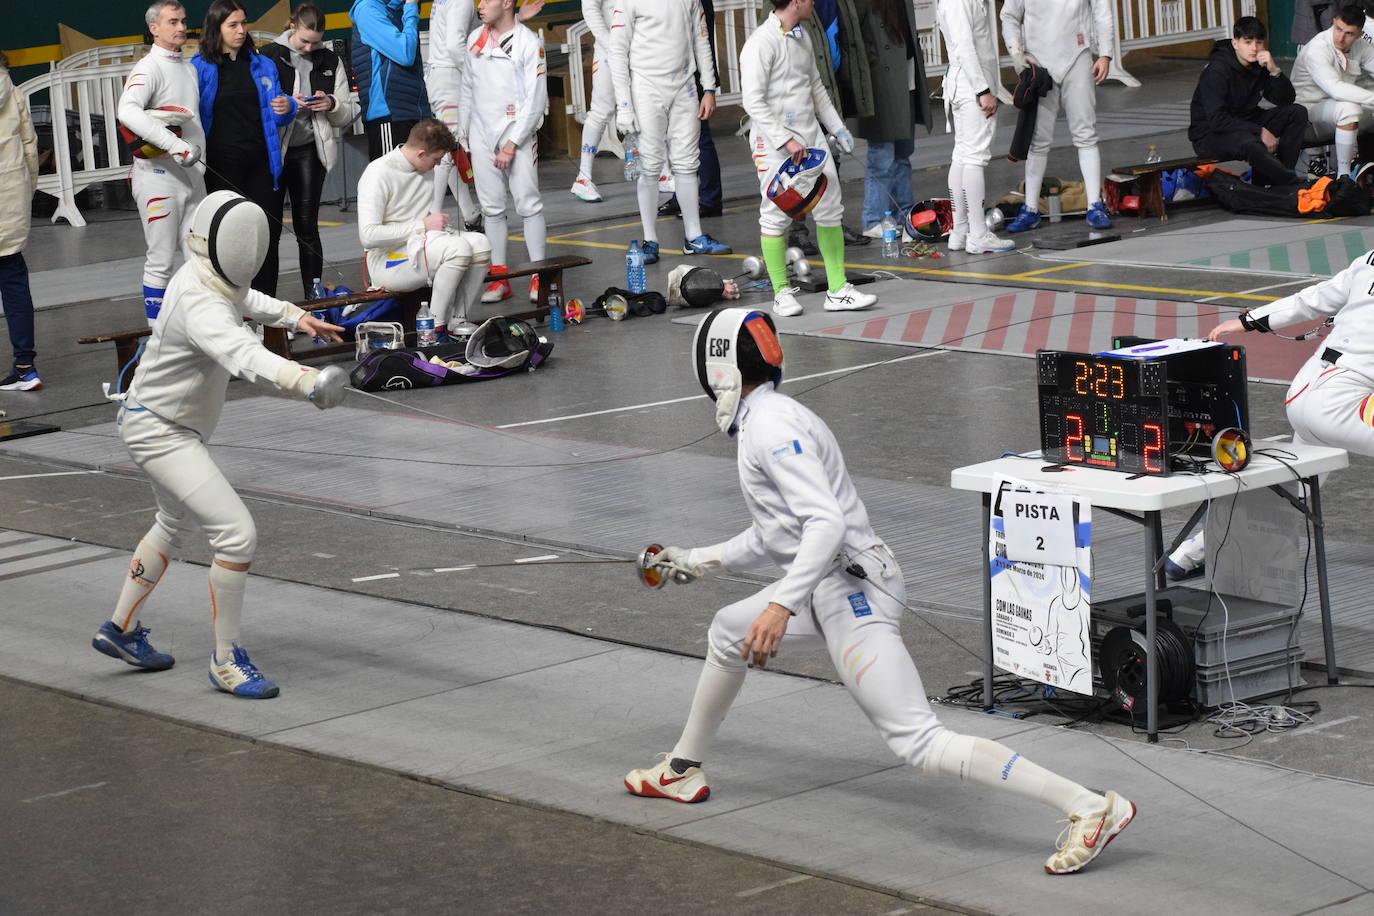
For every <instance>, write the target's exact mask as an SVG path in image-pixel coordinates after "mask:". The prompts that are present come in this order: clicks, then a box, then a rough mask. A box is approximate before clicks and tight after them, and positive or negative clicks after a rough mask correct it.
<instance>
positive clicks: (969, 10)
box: [935, 0, 1002, 102]
mask: <svg viewBox="0 0 1374 916" xmlns="http://www.w3.org/2000/svg"><path fill="white" fill-rule="evenodd" d="M935 18H936V21H937V22H938V23H939V24H940V33H941V34H942V35H944V37H945V49H946V52H947V54H948V56H949V69H948V70H946V71H945V91H944V95H945V100H946V102H948V101H949V100H951V99H953V98H954V97H955V96H956V95H959V96H961V97H962V96H963V95H964V94H967V95H968V96H970V97H972V96H976V95H977V94H978V93H980V92H982V91H983V90H984V89H988V90H991V91H992V92H993V93H996V92H997V89H998V87H1000V86H1001V84H1002V77H1001V74H1000V72H999V70H1000V68H999V67H998V65H997V39H996V37H995V36H994V35H993V33H992V17H991V16H990V15H989V13H988V3H987V0H940V5H939V6H937V7H936V8H935Z"/></svg>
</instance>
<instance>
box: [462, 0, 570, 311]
mask: <svg viewBox="0 0 1374 916" xmlns="http://www.w3.org/2000/svg"><path fill="white" fill-rule="evenodd" d="M477 13H478V15H479V16H480V17H481V19H482V25H481V26H480V27H479V28H477V29H474V30H473V31H472V33H471V34H469V35H468V44H467V51H466V54H467V58H466V61H465V63H464V65H463V89H462V92H461V93H460V94H459V101H458V134H457V136H458V142H460V143H462V144H463V146H465V147H466V148H467V149H468V151H469V152H470V153H471V155H472V171H473V175H474V176H475V177H476V180H477V199H478V201H480V202H481V204H482V217H483V220H484V221H485V223H486V235H487V241H488V242H490V243H491V273H492V275H493V276H498V275H500V274H504V273H507V272H508V271H509V270H510V261H509V260H508V258H507V254H506V246H507V244H508V240H507V219H506V197H507V193H508V192H509V196H510V197H511V198H512V199H513V200H514V201H515V212H516V213H518V214H519V215H520V218H521V219H522V220H524V224H525V225H524V231H525V251H526V253H527V254H528V255H529V258H530V260H531V261H542V260H544V254H545V252H546V250H547V248H546V245H545V242H544V239H545V237H546V236H547V234H548V230H547V227H546V225H545V222H544V198H543V197H542V196H541V195H540V193H539V137H538V133H539V125H540V124H543V123H544V115H545V113H546V112H547V111H548V108H549V89H548V79H547V76H546V74H545V69H546V65H545V61H544V45H543V43H542V42H541V41H540V40H539V36H538V35H536V34H534V32H531V31H530V30H529V29H528V28H526V27H525V26H523V25H521V24H520V23H519V22H517V21H516V19H515V0H479V2H478V4H477ZM529 296H530V301H531V302H538V301H539V278H538V277H531V278H530V283H529ZM509 298H511V287H510V281H509V280H504V279H498V280H493V281H492V282H491V283H490V284H488V285H487V288H486V289H485V290H484V291H483V292H482V301H483V302H500V301H501V300H503V299H509Z"/></svg>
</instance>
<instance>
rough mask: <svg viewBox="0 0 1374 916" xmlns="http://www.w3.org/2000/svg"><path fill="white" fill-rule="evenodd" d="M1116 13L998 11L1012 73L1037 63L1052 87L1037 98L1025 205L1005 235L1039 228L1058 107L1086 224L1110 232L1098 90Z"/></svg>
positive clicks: (1016, 3)
mask: <svg viewBox="0 0 1374 916" xmlns="http://www.w3.org/2000/svg"><path fill="white" fill-rule="evenodd" d="M1114 7H1115V4H1114V3H1112V0H1007V2H1006V5H1004V6H1003V7H1002V14H1001V16H1002V40H1003V41H1004V42H1005V43H1006V45H1007V52H1008V53H1009V54H1010V55H1011V59H1012V60H1013V61H1014V62H1015V63H1016V70H1017V72H1020V71H1021V70H1024V69H1025V68H1026V66H1027V64H1031V63H1034V64H1036V65H1038V66H1040V67H1042V68H1044V70H1045V72H1047V73H1048V74H1049V75H1050V79H1052V80H1053V81H1054V85H1053V86H1052V87H1051V88H1050V91H1049V92H1048V93H1046V94H1045V95H1044V96H1043V97H1042V98H1041V99H1040V102H1039V106H1040V107H1039V113H1038V114H1037V115H1036V119H1035V134H1034V136H1033V137H1032V138H1031V145H1030V153H1029V155H1027V156H1026V202H1025V203H1024V204H1022V205H1021V210H1020V212H1018V213H1017V214H1016V218H1015V219H1013V220H1012V221H1011V222H1010V223H1008V224H1007V231H1008V232H1025V231H1026V230H1028V229H1034V228H1036V227H1037V226H1039V225H1040V210H1039V206H1040V189H1041V185H1042V183H1043V181H1044V178H1045V168H1046V166H1047V165H1048V163H1049V158H1050V145H1051V143H1053V141H1054V122H1055V121H1056V120H1057V119H1058V117H1059V110H1060V109H1061V108H1062V109H1063V110H1064V116H1065V117H1066V118H1067V119H1068V122H1069V133H1070V134H1071V135H1072V136H1073V145H1074V146H1075V147H1077V148H1078V169H1079V171H1080V172H1082V173H1083V191H1084V193H1085V194H1087V197H1088V215H1087V223H1088V226H1089V227H1091V228H1093V229H1110V228H1111V225H1112V220H1111V217H1110V216H1108V215H1107V205H1106V204H1105V203H1103V200H1102V153H1101V151H1100V150H1099V149H1098V146H1097V98H1096V94H1095V93H1096V89H1095V87H1096V86H1097V84H1099V83H1101V82H1102V81H1103V80H1105V79H1106V78H1107V72H1108V70H1109V68H1110V67H1111V62H1112V57H1111V54H1112V40H1113V39H1114V38H1115V37H1116V18H1115V17H1116V14H1115V13H1114V12H1113V9H1114ZM1090 49H1091V50H1090ZM1093 52H1095V53H1093Z"/></svg>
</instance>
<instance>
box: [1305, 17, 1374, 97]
mask: <svg viewBox="0 0 1374 916" xmlns="http://www.w3.org/2000/svg"><path fill="white" fill-rule="evenodd" d="M1334 38H1335V35H1334V33H1333V31H1332V30H1331V29H1327V30H1326V31H1325V32H1322V33H1321V34H1319V35H1318V36H1317V37H1316V38H1313V39H1312V40H1311V41H1309V42H1308V43H1307V44H1305V45H1303V46H1302V50H1301V51H1299V52H1298V59H1297V61H1295V62H1294V64H1293V91H1294V92H1295V93H1296V94H1297V97H1298V101H1299V102H1301V103H1302V104H1304V105H1312V104H1315V103H1317V102H1320V101H1322V100H1324V99H1337V100H1338V101H1342V102H1354V103H1356V104H1357V105H1363V106H1364V107H1366V108H1374V92H1371V91H1370V90H1368V89H1366V88H1364V87H1363V86H1357V85H1355V80H1356V79H1357V78H1358V77H1359V76H1360V74H1361V73H1370V74H1374V45H1371V44H1370V43H1369V42H1367V41H1364V40H1363V39H1356V40H1355V43H1354V44H1353V45H1352V46H1351V47H1350V50H1349V51H1345V52H1342V51H1338V50H1337V49H1336V44H1335V41H1334Z"/></svg>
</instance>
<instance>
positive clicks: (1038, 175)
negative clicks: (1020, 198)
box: [1026, 153, 1049, 211]
mask: <svg viewBox="0 0 1374 916" xmlns="http://www.w3.org/2000/svg"><path fill="white" fill-rule="evenodd" d="M1048 162H1049V156H1047V155H1042V154H1039V153H1030V154H1028V155H1027V156H1026V206H1027V207H1030V208H1031V209H1032V210H1035V211H1039V209H1040V189H1041V186H1042V185H1043V184H1044V183H1045V165H1046V164H1047V163H1048Z"/></svg>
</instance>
